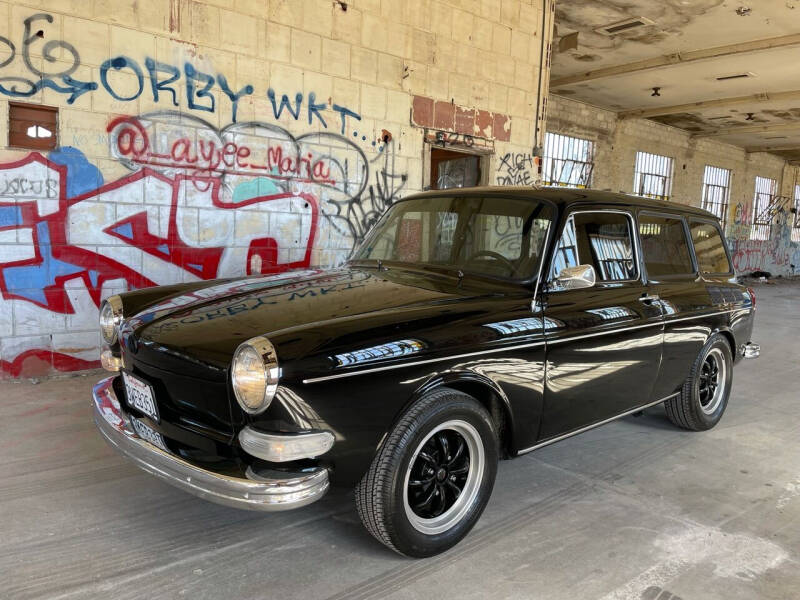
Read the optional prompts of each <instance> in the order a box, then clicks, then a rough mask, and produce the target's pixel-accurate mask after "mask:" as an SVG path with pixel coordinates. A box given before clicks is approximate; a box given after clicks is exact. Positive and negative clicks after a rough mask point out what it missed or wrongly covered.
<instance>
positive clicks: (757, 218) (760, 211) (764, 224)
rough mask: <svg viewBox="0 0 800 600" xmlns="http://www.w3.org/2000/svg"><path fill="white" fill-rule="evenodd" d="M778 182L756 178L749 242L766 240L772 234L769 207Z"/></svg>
mask: <svg viewBox="0 0 800 600" xmlns="http://www.w3.org/2000/svg"><path fill="white" fill-rule="evenodd" d="M777 190H778V182H777V181H776V180H775V179H769V178H767V177H756V190H755V195H754V197H753V228H752V229H751V230H750V239H751V240H768V239H769V238H770V234H771V233H772V215H771V213H770V206H771V205H772V201H773V200H774V199H775V195H776V193H777Z"/></svg>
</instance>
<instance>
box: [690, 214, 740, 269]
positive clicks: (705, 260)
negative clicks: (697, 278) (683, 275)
mask: <svg viewBox="0 0 800 600" xmlns="http://www.w3.org/2000/svg"><path fill="white" fill-rule="evenodd" d="M689 229H690V231H691V232H692V243H693V244H694V255H695V256H696V257H697V266H698V267H700V272H701V273H730V272H731V271H733V269H732V268H731V263H730V261H729V260H728V253H727V252H725V244H724V242H723V241H722V236H721V235H720V233H719V229H718V228H717V227H716V226H714V225H713V224H711V223H703V222H702V221H690V223H689Z"/></svg>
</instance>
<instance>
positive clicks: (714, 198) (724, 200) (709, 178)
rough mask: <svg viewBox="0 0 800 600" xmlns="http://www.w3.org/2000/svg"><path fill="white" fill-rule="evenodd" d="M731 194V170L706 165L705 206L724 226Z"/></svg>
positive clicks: (704, 182) (704, 175)
mask: <svg viewBox="0 0 800 600" xmlns="http://www.w3.org/2000/svg"><path fill="white" fill-rule="evenodd" d="M730 195H731V170H730V169H723V168H720V167H712V166H711V165H706V170H705V173H704V174H703V208H704V209H706V210H707V211H708V212H710V213H714V214H715V215H716V216H717V217H718V218H719V220H720V221H722V228H723V229H724V228H725V222H726V221H727V218H728V200H729V198H730Z"/></svg>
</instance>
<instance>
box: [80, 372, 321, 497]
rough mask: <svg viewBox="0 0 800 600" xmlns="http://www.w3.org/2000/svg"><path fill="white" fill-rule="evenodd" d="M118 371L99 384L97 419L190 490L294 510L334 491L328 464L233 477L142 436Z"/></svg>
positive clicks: (143, 462)
mask: <svg viewBox="0 0 800 600" xmlns="http://www.w3.org/2000/svg"><path fill="white" fill-rule="evenodd" d="M113 381H114V377H108V378H107V379H103V380H102V381H100V382H99V383H98V384H97V385H95V386H94V390H93V392H92V396H93V399H94V401H93V402H92V407H93V413H94V421H95V424H96V425H97V428H98V429H99V430H100V433H102V434H103V437H104V438H105V439H106V441H107V442H108V443H109V445H111V446H112V447H113V448H114V449H115V450H117V451H118V452H119V453H120V454H122V455H123V456H125V457H127V458H128V459H130V460H131V461H133V463H134V464H136V466H138V467H139V468H141V469H143V470H145V471H147V472H148V473H151V474H153V475H155V476H156V477H160V478H161V479H163V480H164V481H166V482H167V483H169V484H172V485H174V486H175V487H178V488H180V489H182V490H184V491H186V492H189V493H190V494H194V495H195V496H199V497H201V498H204V499H205V500H210V501H212V502H216V503H218V504H224V505H226V506H232V507H235V508H243V509H248V510H259V511H278V510H289V509H292V508H298V507H300V506H305V505H306V504H311V503H312V502H314V501H316V500H318V499H319V498H321V497H322V496H323V495H324V494H325V492H327V491H328V487H329V485H330V484H329V482H328V470H327V469H324V468H319V469H318V470H315V471H312V472H303V473H286V472H282V471H268V472H264V471H259V473H258V474H253V473H252V472H251V471H249V470H248V472H247V475H248V476H252V478H249V477H231V476H229V475H223V474H220V473H215V472H214V471H210V470H207V469H203V468H201V467H199V466H197V465H194V464H192V463H190V462H188V461H186V460H183V459H182V458H180V457H178V456H175V455H174V454H171V453H169V452H165V451H164V450H161V449H160V448H157V447H156V446H154V445H153V444H151V443H149V442H146V441H145V440H143V439H142V438H140V437H139V436H138V435H137V434H136V431H135V430H134V428H133V426H132V424H131V420H130V417H129V416H128V415H127V413H126V412H125V410H124V409H123V408H122V406H121V404H120V402H119V400H118V399H117V396H116V393H115V392H114V388H113V385H112V384H113Z"/></svg>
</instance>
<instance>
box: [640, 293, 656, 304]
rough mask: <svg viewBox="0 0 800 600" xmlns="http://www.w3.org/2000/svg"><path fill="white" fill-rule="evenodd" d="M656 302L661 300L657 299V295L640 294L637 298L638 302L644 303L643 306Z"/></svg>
mask: <svg viewBox="0 0 800 600" xmlns="http://www.w3.org/2000/svg"><path fill="white" fill-rule="evenodd" d="M656 300H661V298H659V297H658V294H652V295H651V294H642V295H641V297H640V298H639V302H644V303H645V304H650V303H651V302H655V301H656Z"/></svg>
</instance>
